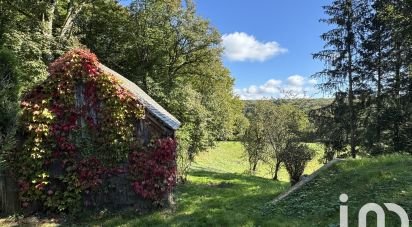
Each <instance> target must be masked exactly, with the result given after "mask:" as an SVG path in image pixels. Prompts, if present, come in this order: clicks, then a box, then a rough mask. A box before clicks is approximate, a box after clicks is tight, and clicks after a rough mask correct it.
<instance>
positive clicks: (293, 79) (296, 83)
mask: <svg viewBox="0 0 412 227" xmlns="http://www.w3.org/2000/svg"><path fill="white" fill-rule="evenodd" d="M304 83H305V78H303V76H300V75H293V76H290V77H288V84H289V85H290V86H291V87H302V86H303V84H304Z"/></svg>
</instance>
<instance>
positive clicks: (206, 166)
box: [192, 142, 323, 181]
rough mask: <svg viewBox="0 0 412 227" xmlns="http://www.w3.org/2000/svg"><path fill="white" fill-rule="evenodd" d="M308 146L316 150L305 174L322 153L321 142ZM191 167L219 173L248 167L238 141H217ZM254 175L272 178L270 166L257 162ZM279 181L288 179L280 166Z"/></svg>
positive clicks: (313, 167) (241, 171) (313, 166)
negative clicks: (213, 146) (215, 144)
mask: <svg viewBox="0 0 412 227" xmlns="http://www.w3.org/2000/svg"><path fill="white" fill-rule="evenodd" d="M308 146H309V147H310V148H311V149H313V150H314V151H315V152H316V156H315V158H313V160H312V161H311V162H309V163H308V165H307V167H306V169H305V174H311V173H312V172H314V171H315V170H317V169H319V167H321V166H322V164H321V163H320V162H319V159H320V158H321V157H322V155H323V147H322V145H321V144H316V143H310V144H308ZM192 169H197V170H207V171H214V172H221V173H244V174H246V173H247V172H248V171H247V170H248V169H249V164H248V162H247V158H246V154H245V152H244V147H243V145H242V144H241V143H240V142H219V143H218V144H217V146H216V147H215V148H213V149H210V150H209V151H208V152H203V153H200V154H199V155H198V156H197V157H196V160H195V163H194V164H193V168H192ZM254 175H256V176H260V177H264V178H272V175H271V173H270V166H269V165H268V164H265V163H263V162H259V164H258V168H257V171H256V173H255V174H254ZM279 180H280V181H289V176H288V173H287V171H286V169H285V168H284V167H283V166H282V168H281V170H280V173H279Z"/></svg>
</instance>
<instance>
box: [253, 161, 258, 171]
mask: <svg viewBox="0 0 412 227" xmlns="http://www.w3.org/2000/svg"><path fill="white" fill-rule="evenodd" d="M256 167H257V162H255V163H253V167H252V171H253V172H255V171H256Z"/></svg>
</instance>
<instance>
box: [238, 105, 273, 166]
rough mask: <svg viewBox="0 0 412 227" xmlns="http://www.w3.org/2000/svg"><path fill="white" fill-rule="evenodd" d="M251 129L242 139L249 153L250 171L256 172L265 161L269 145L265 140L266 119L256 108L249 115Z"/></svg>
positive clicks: (247, 130)
mask: <svg viewBox="0 0 412 227" xmlns="http://www.w3.org/2000/svg"><path fill="white" fill-rule="evenodd" d="M247 117H248V119H249V127H248V128H247V129H246V131H245V134H244V136H243V138H242V143H243V145H244V147H245V151H246V153H247V158H248V162H249V171H250V172H252V173H253V172H255V171H256V170H257V165H258V163H259V161H263V160H265V156H266V149H267V144H266V140H265V129H264V127H265V126H264V124H265V119H264V118H263V115H262V112H261V111H260V110H259V108H257V107H256V106H255V107H253V109H251V110H250V112H249V114H248V115H247Z"/></svg>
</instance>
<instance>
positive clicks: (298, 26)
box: [194, 0, 330, 99]
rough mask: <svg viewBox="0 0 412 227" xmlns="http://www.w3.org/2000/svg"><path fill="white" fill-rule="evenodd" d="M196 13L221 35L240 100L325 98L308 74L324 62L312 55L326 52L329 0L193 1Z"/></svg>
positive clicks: (224, 59)
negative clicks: (288, 95)
mask: <svg viewBox="0 0 412 227" xmlns="http://www.w3.org/2000/svg"><path fill="white" fill-rule="evenodd" d="M194 2H195V4H196V6H197V12H198V14H199V15H200V16H201V17H203V18H205V19H207V20H209V21H210V23H211V24H212V25H213V26H214V27H216V28H217V29H218V30H219V31H220V33H221V34H222V39H223V43H222V44H223V46H224V48H225V54H224V56H223V61H224V64H225V66H226V67H227V68H228V69H229V70H230V71H231V74H232V76H233V77H234V78H235V88H236V89H235V92H236V93H237V94H238V95H240V97H241V98H242V99H260V98H264V97H282V93H284V92H282V91H289V92H291V93H293V94H294V95H297V96H300V97H302V96H304V95H306V96H309V97H322V95H321V94H319V92H318V91H316V89H315V88H314V86H313V85H314V84H316V83H317V81H315V80H313V79H310V78H309V77H310V75H313V74H314V73H315V72H318V71H320V70H321V69H322V67H323V64H322V63H321V62H319V61H315V60H313V59H312V55H311V53H314V52H317V51H319V50H321V49H322V47H323V41H322V40H321V39H320V35H321V34H322V33H323V32H325V31H327V30H328V26H327V25H325V24H323V23H320V22H319V19H320V18H325V15H324V13H323V9H322V8H321V6H323V5H327V4H328V3H329V2H330V0H329V1H327V0H255V1H250V0H194Z"/></svg>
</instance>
